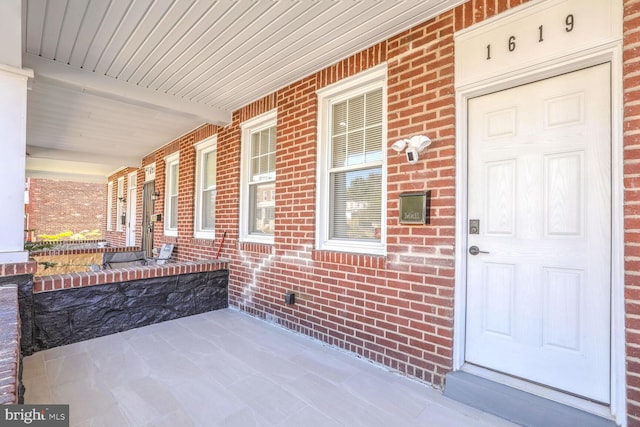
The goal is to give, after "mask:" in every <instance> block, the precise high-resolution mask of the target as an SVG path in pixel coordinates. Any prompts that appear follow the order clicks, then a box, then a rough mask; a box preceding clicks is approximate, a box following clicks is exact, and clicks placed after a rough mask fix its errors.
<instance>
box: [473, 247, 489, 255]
mask: <svg viewBox="0 0 640 427" xmlns="http://www.w3.org/2000/svg"><path fill="white" fill-rule="evenodd" d="M469 253H470V254H471V255H478V254H488V253H489V252H487V251H481V250H480V248H479V247H477V246H471V247H470V248H469Z"/></svg>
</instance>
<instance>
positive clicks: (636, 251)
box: [623, 0, 640, 425]
mask: <svg viewBox="0 0 640 427" xmlns="http://www.w3.org/2000/svg"><path fill="white" fill-rule="evenodd" d="M624 6H625V9H624V16H625V18H624V46H625V47H624V69H623V74H624V104H625V106H624V124H623V129H624V148H625V150H624V187H625V194H624V205H625V209H624V214H625V219H624V229H625V311H626V343H627V411H628V420H629V425H640V226H639V222H638V220H639V218H640V185H639V184H640V131H639V130H640V113H639V111H638V100H639V99H640V79H638V76H639V75H640V55H639V54H638V44H639V43H640V1H638V0H626V1H625V2H624Z"/></svg>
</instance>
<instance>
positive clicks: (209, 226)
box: [194, 136, 217, 239]
mask: <svg viewBox="0 0 640 427" xmlns="http://www.w3.org/2000/svg"><path fill="white" fill-rule="evenodd" d="M195 149H196V200H195V221H194V226H195V230H194V236H195V237H197V238H200V239H214V238H215V230H214V227H215V221H216V157H217V155H216V137H215V136H214V137H212V138H209V139H207V140H206V141H202V142H200V143H198V144H196V145H195Z"/></svg>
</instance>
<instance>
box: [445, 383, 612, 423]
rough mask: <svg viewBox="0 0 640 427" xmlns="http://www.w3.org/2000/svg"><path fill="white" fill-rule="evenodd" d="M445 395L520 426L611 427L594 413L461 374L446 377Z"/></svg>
mask: <svg viewBox="0 0 640 427" xmlns="http://www.w3.org/2000/svg"><path fill="white" fill-rule="evenodd" d="M444 395H445V396H447V397H448V398H450V399H453V400H457V401H459V402H462V403H464V404H466V405H469V406H472V407H474V408H477V409H480V410H482V411H484V412H488V413H490V414H493V415H496V416H498V417H501V418H504V419H506V420H508V421H511V422H514V423H516V424H520V425H523V426H545V427H554V426H558V427H560V426H567V425H579V426H581V427H613V426H615V425H616V423H615V422H614V421H613V420H612V419H610V418H604V417H602V416H599V415H595V414H593V413H590V412H587V411H584V410H581V409H578V408H574V407H572V406H568V405H565V404H563V403H559V402H556V401H553V400H550V399H547V398H544V397H540V396H537V395H534V394H531V393H528V392H526V391H523V390H519V389H517V388H514V387H510V386H508V385H504V384H500V383H498V382H495V381H491V380H489V379H486V378H482V377H480V376H478V375H474V374H471V373H468V372H464V371H456V372H450V373H448V374H447V375H446V379H445V388H444Z"/></svg>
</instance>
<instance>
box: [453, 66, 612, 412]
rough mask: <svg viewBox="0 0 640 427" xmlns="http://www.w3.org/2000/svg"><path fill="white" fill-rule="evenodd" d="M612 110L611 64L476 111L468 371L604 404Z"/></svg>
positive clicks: (501, 97) (517, 92)
mask: <svg viewBox="0 0 640 427" xmlns="http://www.w3.org/2000/svg"><path fill="white" fill-rule="evenodd" d="M610 99H611V96H610V66H609V64H603V65H599V66H595V67H591V68H587V69H584V70H580V71H576V72H572V73H569V74H565V75H561V76H558V77H554V78H550V79H546V80H542V81H539V82H535V83H531V84H527V85H524V86H520V87H515V88H512V89H508V90H504V91H501V92H496V93H493V94H489V95H485V96H481V97H478V98H473V99H471V100H470V101H469V105H468V111H469V135H468V143H469V151H468V152H469V158H468V165H469V175H468V176H469V182H468V195H467V198H468V218H469V224H470V226H469V229H468V230H467V232H468V233H469V234H468V248H467V249H469V248H471V247H474V246H475V247H477V248H478V250H479V251H482V252H479V253H477V254H476V255H473V254H471V253H470V252H469V253H467V313H466V319H467V324H466V335H465V336H466V344H465V360H466V363H470V364H473V365H478V366H481V367H484V368H487V369H490V370H493V371H498V372H500V373H503V374H506V375H509V376H512V377H516V378H520V379H524V380H526V381H530V382H534V383H537V384H542V385H544V386H548V387H551V388H554V389H559V390H562V391H566V392H568V393H571V394H576V395H579V396H583V397H585V398H588V399H593V400H596V401H598V402H603V403H608V402H610V331H611V327H610V317H611V316H610V304H611V285H610V283H611V279H610V276H611V274H610V270H611V260H610V258H611V123H610V122H611V107H610ZM474 220H476V221H477V222H476V221H474ZM475 225H477V230H476V229H474V228H475ZM471 252H473V253H476V252H477V251H475V250H472V251H471ZM485 252H486V253H485Z"/></svg>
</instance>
